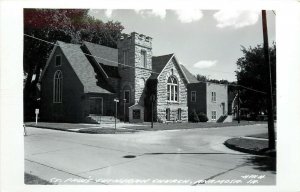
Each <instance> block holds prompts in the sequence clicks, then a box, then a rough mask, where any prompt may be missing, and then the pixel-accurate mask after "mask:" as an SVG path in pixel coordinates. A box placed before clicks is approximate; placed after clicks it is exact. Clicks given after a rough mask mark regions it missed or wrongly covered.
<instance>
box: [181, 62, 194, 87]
mask: <svg viewBox="0 0 300 192" xmlns="http://www.w3.org/2000/svg"><path fill="white" fill-rule="evenodd" d="M180 67H181V69H182V71H183V73H184V74H185V76H186V78H187V80H188V82H189V83H199V81H198V80H197V79H196V77H195V76H194V75H193V74H192V73H191V72H189V70H187V68H185V66H184V65H180Z"/></svg>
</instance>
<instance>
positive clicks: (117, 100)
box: [114, 98, 119, 133]
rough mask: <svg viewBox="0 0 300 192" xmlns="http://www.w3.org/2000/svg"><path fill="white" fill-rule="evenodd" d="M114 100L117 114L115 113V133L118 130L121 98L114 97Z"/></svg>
mask: <svg viewBox="0 0 300 192" xmlns="http://www.w3.org/2000/svg"><path fill="white" fill-rule="evenodd" d="M114 102H116V111H115V112H116V115H115V133H116V131H117V115H118V102H119V99H118V98H115V99H114Z"/></svg>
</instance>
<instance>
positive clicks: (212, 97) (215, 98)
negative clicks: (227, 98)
mask: <svg viewBox="0 0 300 192" xmlns="http://www.w3.org/2000/svg"><path fill="white" fill-rule="evenodd" d="M211 102H213V103H215V102H217V92H215V91H212V92H211Z"/></svg>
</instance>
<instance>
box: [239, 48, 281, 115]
mask: <svg viewBox="0 0 300 192" xmlns="http://www.w3.org/2000/svg"><path fill="white" fill-rule="evenodd" d="M242 52H243V57H241V58H239V59H238V60H237V67H238V71H236V76H237V83H238V84H239V85H242V86H245V87H249V88H251V89H253V90H249V89H246V88H243V87H240V93H241V95H240V98H241V101H242V102H243V103H242V105H243V107H246V108H248V109H249V110H250V112H252V113H254V114H256V115H257V114H259V112H266V111H267V94H266V93H267V90H268V86H269V80H268V77H269V74H268V70H267V69H268V66H267V65H266V64H265V60H264V51H263V46H262V45H257V46H256V47H254V48H252V47H249V48H248V49H246V48H245V47H242ZM269 52H270V62H271V74H272V87H273V95H274V98H276V44H275V43H273V45H272V46H271V47H270V48H269ZM255 90H257V91H255ZM262 92H264V93H262ZM274 101H275V99H274ZM274 105H275V102H274Z"/></svg>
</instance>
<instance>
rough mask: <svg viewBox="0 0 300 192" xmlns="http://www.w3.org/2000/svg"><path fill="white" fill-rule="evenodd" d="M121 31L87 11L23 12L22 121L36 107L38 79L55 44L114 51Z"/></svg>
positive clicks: (37, 10)
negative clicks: (86, 43)
mask: <svg viewBox="0 0 300 192" xmlns="http://www.w3.org/2000/svg"><path fill="white" fill-rule="evenodd" d="M123 29H124V27H123V26H122V25H121V24H120V23H119V22H113V21H109V22H107V23H104V22H102V21H100V20H97V19H95V18H93V17H91V16H89V15H88V9H24V34H25V35H24V54H23V55H24V62H23V71H24V115H25V118H26V116H31V115H32V113H33V112H34V110H33V109H34V108H35V105H37V103H36V101H37V98H38V91H37V89H38V87H37V83H38V80H39V76H40V74H41V71H42V69H43V68H44V66H45V64H46V60H47V58H48V57H49V55H50V52H51V50H52V49H53V46H54V43H55V42H56V41H57V40H60V41H64V42H67V43H81V42H82V41H89V42H93V43H97V44H102V45H105V46H109V47H114V48H115V47H116V46H117V40H118V39H119V37H120V35H121V32H122V30H123ZM28 35H29V36H31V37H29V36H28ZM32 37H35V38H39V39H43V40H45V41H47V42H51V43H52V44H49V43H47V42H45V41H41V40H38V39H34V38H32ZM33 76H35V79H33Z"/></svg>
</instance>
